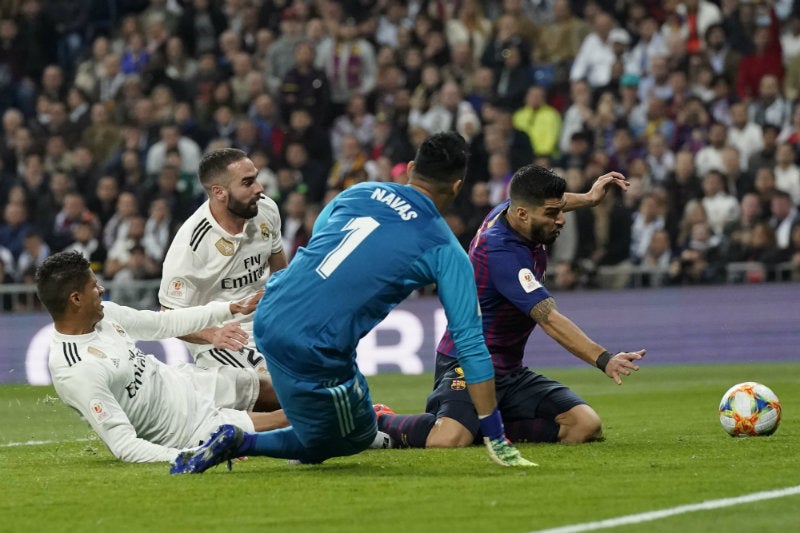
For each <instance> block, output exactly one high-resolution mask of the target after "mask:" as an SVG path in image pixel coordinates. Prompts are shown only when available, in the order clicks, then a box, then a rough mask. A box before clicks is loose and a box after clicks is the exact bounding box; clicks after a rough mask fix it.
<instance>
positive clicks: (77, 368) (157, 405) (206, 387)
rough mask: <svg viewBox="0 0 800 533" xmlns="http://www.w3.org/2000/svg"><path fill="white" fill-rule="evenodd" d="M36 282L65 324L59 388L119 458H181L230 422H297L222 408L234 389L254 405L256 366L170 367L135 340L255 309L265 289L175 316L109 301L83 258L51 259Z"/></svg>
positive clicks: (53, 357) (58, 330)
mask: <svg viewBox="0 0 800 533" xmlns="http://www.w3.org/2000/svg"><path fill="white" fill-rule="evenodd" d="M36 283H37V292H38V294H39V298H40V299H41V301H42V303H43V304H44V305H45V307H46V308H47V310H48V311H49V312H50V315H51V316H52V317H53V321H54V323H55V334H54V336H53V341H52V343H51V345H50V356H49V366H50V374H51V375H52V377H53V384H54V386H55V389H56V392H57V393H58V395H59V397H60V398H61V399H62V400H63V401H64V403H66V404H67V405H69V406H70V407H72V408H74V409H76V410H77V411H78V412H79V413H80V414H81V415H82V416H83V417H84V418H85V419H86V420H87V421H88V422H89V424H90V425H91V426H92V428H93V429H94V430H95V432H97V434H98V435H99V436H100V439H101V440H102V441H103V442H104V443H105V444H106V446H108V448H109V450H110V451H111V453H112V454H114V456H115V457H117V458H118V459H121V460H123V461H130V462H151V461H171V460H173V459H174V458H175V457H176V456H177V454H178V452H179V451H180V450H182V449H185V448H189V447H191V446H196V445H197V444H198V443H199V442H200V440H201V439H203V438H205V437H207V436H208V434H209V433H210V432H211V431H212V430H213V429H215V428H216V427H217V426H218V425H219V424H220V423H222V422H227V423H233V424H241V425H242V426H243V427H250V428H257V427H263V428H277V427H284V426H286V425H287V422H286V419H285V417H284V416H283V413H282V412H281V411H278V412H274V413H255V412H245V411H239V410H234V409H227V408H218V407H216V406H215V401H214V397H215V393H216V391H217V390H218V389H227V390H228V393H229V394H230V395H232V396H236V397H237V400H238V401H240V402H242V403H245V404H249V405H250V406H251V407H252V406H253V405H254V404H255V401H256V398H257V396H258V393H259V377H258V374H257V373H256V372H255V371H254V370H252V369H249V370H243V369H232V368H227V367H220V368H214V369H205V368H200V367H197V366H195V365H190V364H182V365H178V366H168V365H166V364H164V363H162V362H161V361H159V360H158V359H156V358H155V357H154V356H152V355H149V354H145V353H143V352H142V351H141V350H140V349H139V348H138V347H137V346H136V344H135V341H136V340H156V339H163V338H168V337H173V336H175V335H182V334H185V333H187V332H192V331H197V330H200V329H202V328H204V327H207V326H208V325H209V324H214V323H217V322H220V321H224V320H229V319H231V318H232V317H233V315H234V314H237V313H244V314H249V313H252V311H253V310H254V309H255V305H256V303H257V302H258V300H259V299H260V297H261V293H260V292H259V293H257V294H255V295H252V294H251V295H250V296H249V297H246V298H243V299H241V300H239V301H236V302H212V303H210V304H208V305H206V306H203V307H194V308H191V309H180V310H177V311H174V312H170V313H157V312H153V311H137V310H135V309H131V308H129V307H123V306H120V305H116V304H114V303H111V302H103V301H102V295H103V292H104V289H103V287H102V286H100V285H99V284H98V282H97V278H96V277H95V275H94V274H93V273H92V271H91V269H90V268H89V263H88V261H86V259H84V258H83V256H82V255H81V254H80V253H77V252H61V253H58V254H55V255H53V256H50V257H49V258H47V259H46V260H45V262H44V263H43V264H42V266H41V267H40V268H39V270H38V271H37V275H36Z"/></svg>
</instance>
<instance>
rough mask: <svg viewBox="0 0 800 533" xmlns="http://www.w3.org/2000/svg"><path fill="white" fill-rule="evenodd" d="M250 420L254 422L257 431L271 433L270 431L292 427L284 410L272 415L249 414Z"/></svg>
mask: <svg viewBox="0 0 800 533" xmlns="http://www.w3.org/2000/svg"><path fill="white" fill-rule="evenodd" d="M247 414H248V415H249V416H250V420H252V421H253V426H254V427H255V430H256V431H269V430H270V429H279V428H285V427H288V426H290V424H289V420H288V419H287V418H286V415H285V414H284V413H283V409H278V410H277V411H272V412H271V413H253V412H248V413H247Z"/></svg>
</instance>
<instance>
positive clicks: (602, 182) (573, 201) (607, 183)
mask: <svg viewBox="0 0 800 533" xmlns="http://www.w3.org/2000/svg"><path fill="white" fill-rule="evenodd" d="M629 185H630V182H628V181H627V180H626V179H625V176H623V175H622V174H620V173H619V172H609V173H608V174H603V175H602V176H600V177H599V178H597V180H596V181H595V182H594V184H592V188H591V189H590V190H589V192H585V193H574V192H568V193H565V194H564V200H566V205H565V206H564V209H563V211H564V212H567V211H574V210H575V209H580V208H582V207H594V206H596V205H597V204H599V203H600V202H602V201H603V198H605V197H606V194H607V193H608V191H609V188H610V187H619V188H620V189H622V190H623V191H627V190H628V186H629Z"/></svg>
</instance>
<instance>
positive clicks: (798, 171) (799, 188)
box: [775, 143, 800, 206]
mask: <svg viewBox="0 0 800 533" xmlns="http://www.w3.org/2000/svg"><path fill="white" fill-rule="evenodd" d="M795 158H796V154H795V151H794V148H792V145H790V144H788V143H783V144H780V145H778V150H777V151H776V152H775V186H776V187H777V188H778V189H780V190H782V191H784V192H787V193H789V196H791V197H792V203H794V205H796V206H797V205H800V168H798V166H797V164H795Z"/></svg>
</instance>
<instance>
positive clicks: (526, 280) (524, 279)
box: [517, 268, 542, 292]
mask: <svg viewBox="0 0 800 533" xmlns="http://www.w3.org/2000/svg"><path fill="white" fill-rule="evenodd" d="M517 276H518V277H519V284H520V285H522V290H524V291H525V292H533V291H535V290H536V289H538V288H539V287H541V286H542V285H541V284H540V283H539V282H538V281H536V278H535V277H534V276H533V272H531V270H530V269H529V268H522V269H520V271H519V274H518V275H517Z"/></svg>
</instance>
